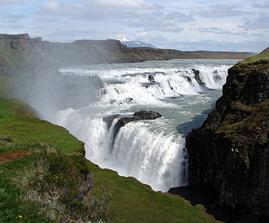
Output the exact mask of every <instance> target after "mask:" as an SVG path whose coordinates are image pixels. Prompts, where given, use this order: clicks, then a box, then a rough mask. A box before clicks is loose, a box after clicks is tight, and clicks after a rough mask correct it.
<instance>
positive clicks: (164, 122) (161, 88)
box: [52, 61, 234, 191]
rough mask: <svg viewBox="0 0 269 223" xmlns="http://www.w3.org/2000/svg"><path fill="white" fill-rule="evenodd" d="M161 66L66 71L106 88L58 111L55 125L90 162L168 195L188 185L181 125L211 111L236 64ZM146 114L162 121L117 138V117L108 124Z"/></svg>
mask: <svg viewBox="0 0 269 223" xmlns="http://www.w3.org/2000/svg"><path fill="white" fill-rule="evenodd" d="M159 63H160V64H158V65H157V66H156V63H153V62H147V63H142V64H125V65H122V64H121V65H98V66H93V67H80V68H70V69H62V70H61V72H62V73H63V74H64V75H67V74H68V75H86V76H98V77H100V78H101V80H102V82H103V83H102V88H100V89H98V90H97V92H96V95H97V97H96V101H95V102H91V103H89V106H86V107H83V108H80V109H74V108H68V109H65V110H62V111H59V112H58V113H57V114H56V115H55V116H54V117H53V118H52V120H53V121H54V122H55V123H57V124H59V125H62V126H64V127H66V128H67V129H69V130H70V131H71V133H72V134H74V135H75V136H77V137H78V138H79V139H81V140H82V141H84V142H85V147H86V157H87V158H88V159H89V160H91V161H92V162H94V163H96V164H98V165H100V166H101V167H103V168H110V169H113V170H116V171H117V172H118V173H119V174H120V175H123V176H133V177H135V178H137V179H138V180H140V181H141V182H143V183H146V184H149V185H150V186H151V187H152V188H153V189H154V190H161V191H168V190H169V188H171V187H177V186H185V185H187V183H188V182H187V177H188V173H187V171H188V159H187V152H186V151H185V134H186V132H182V131H180V130H181V129H180V125H179V126H178V124H184V123H187V122H190V121H192V120H195V118H196V116H198V115H201V114H202V112H203V111H205V110H208V109H209V108H210V106H211V104H212V103H213V102H214V101H215V100H216V98H217V97H218V96H219V94H220V91H219V90H215V91H213V90H210V89H221V88H222V86H223V84H224V83H225V80H226V77H227V70H228V68H229V67H230V66H231V64H232V63H234V62H229V63H228V62H214V63H212V64H210V63H208V62H207V63H205V62H203V63H201V64H198V65H194V64H188V62H184V63H182V62H180V61H179V62H177V63H176V62H175V64H169V63H168V62H159ZM167 63H168V64H167ZM194 69H195V71H196V72H194ZM198 72H199V73H198ZM198 79H199V81H198ZM199 82H200V83H199ZM142 109H146V110H153V111H158V112H160V113H161V114H162V116H163V117H161V118H159V119H156V120H147V121H145V120H140V121H133V122H130V123H128V124H126V125H124V126H122V127H121V128H120V129H119V130H118V132H116V134H115V128H114V127H115V125H116V123H117V121H118V119H119V117H118V116H115V117H114V119H113V120H112V122H111V123H110V124H108V123H107V122H106V121H105V120H104V117H108V116H112V115H120V116H121V117H125V116H128V115H130V114H132V113H133V112H135V111H139V110H142Z"/></svg>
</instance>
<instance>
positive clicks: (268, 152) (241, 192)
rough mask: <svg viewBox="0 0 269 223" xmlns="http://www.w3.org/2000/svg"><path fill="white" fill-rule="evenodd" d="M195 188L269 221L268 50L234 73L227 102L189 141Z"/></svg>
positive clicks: (218, 105) (225, 95) (219, 103)
mask: <svg viewBox="0 0 269 223" xmlns="http://www.w3.org/2000/svg"><path fill="white" fill-rule="evenodd" d="M186 147H187V149H188V153H189V158H190V174H191V179H190V180H191V184H192V185H193V186H194V187H196V188H202V187H207V188H210V189H212V192H213V191H214V192H216V194H217V197H218V204H219V205H221V206H223V207H224V206H225V207H229V208H231V209H234V210H236V209H242V208H244V209H246V210H247V211H248V213H251V214H252V215H254V216H263V217H265V218H266V217H267V218H268V217H269V49H267V50H265V51H263V52H262V53H261V54H259V55H258V56H255V57H251V58H249V59H247V60H244V61H243V62H241V63H238V64H236V65H235V66H234V67H232V68H231V69H230V70H229V75H228V78H227V83H226V84H225V85H224V87H223V96H222V97H221V98H220V99H219V100H218V101H217V103H216V108H215V109H214V110H213V111H212V112H211V113H210V114H209V116H208V118H207V120H206V121H205V122H204V124H203V126H202V127H201V128H199V129H194V130H192V132H191V133H190V134H189V135H188V136H187V141H186Z"/></svg>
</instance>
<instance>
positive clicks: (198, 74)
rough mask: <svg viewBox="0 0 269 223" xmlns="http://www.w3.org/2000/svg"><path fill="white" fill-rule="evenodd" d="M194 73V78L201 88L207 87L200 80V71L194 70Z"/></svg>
mask: <svg viewBox="0 0 269 223" xmlns="http://www.w3.org/2000/svg"><path fill="white" fill-rule="evenodd" d="M192 72H193V73H194V78H195V80H196V81H197V83H198V84H200V85H201V86H205V83H204V82H203V81H202V80H201V78H200V71H199V70H196V69H194V68H192Z"/></svg>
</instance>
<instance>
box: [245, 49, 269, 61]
mask: <svg viewBox="0 0 269 223" xmlns="http://www.w3.org/2000/svg"><path fill="white" fill-rule="evenodd" d="M261 60H267V61H268V60H269V48H267V49H265V50H263V51H262V52H261V53H259V54H257V55H255V56H252V57H249V58H247V59H245V60H243V61H242V62H241V63H243V64H249V63H255V62H257V61H261Z"/></svg>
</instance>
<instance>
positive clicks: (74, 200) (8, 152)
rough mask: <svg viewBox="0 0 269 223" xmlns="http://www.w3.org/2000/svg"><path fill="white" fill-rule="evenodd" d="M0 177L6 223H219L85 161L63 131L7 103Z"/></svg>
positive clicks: (0, 118) (2, 111)
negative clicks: (103, 222)
mask: <svg viewBox="0 0 269 223" xmlns="http://www.w3.org/2000/svg"><path fill="white" fill-rule="evenodd" d="M0 173H1V175H0V198H1V199H0V201H1V202H0V219H1V222H5V223H8V222H17V221H18V222H27V223H30V222H59V221H60V220H65V221H64V222H77V221H78V220H79V219H80V220H83V221H84V222H86V221H89V220H92V221H93V222H97V220H100V219H102V220H104V221H105V222H117V223H120V222H152V223H153V222H154V223H156V222H162V223H163V222H169V223H170V222H184V223H185V222H215V220H214V219H213V218H212V217H211V216H209V215H207V214H206V213H205V212H204V210H203V208H201V207H200V206H197V207H193V206H191V205H190V204H189V203H188V202H187V201H185V200H183V199H182V198H179V197H175V196H173V195H168V194H162V193H156V192H153V191H152V190H151V189H150V188H149V187H148V186H145V185H143V184H141V183H140V182H138V181H137V180H135V179H133V178H124V177H120V176H118V175H117V174H116V173H115V172H113V171H110V170H104V169H100V168H99V167H97V166H96V165H94V164H92V163H90V162H89V161H86V160H85V158H84V152H83V144H82V143H81V142H80V141H78V140H77V139H75V138H74V137H73V136H71V135H70V134H69V133H68V132H67V131H66V130H65V129H63V128H61V127H57V126H54V125H52V124H50V123H48V122H45V121H40V120H38V119H37V118H35V116H34V114H33V113H32V112H31V110H30V109H29V108H28V107H27V106H25V105H23V104H21V103H19V102H17V101H13V100H7V99H0ZM83 221H82V222H83Z"/></svg>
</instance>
